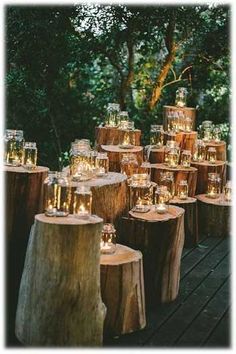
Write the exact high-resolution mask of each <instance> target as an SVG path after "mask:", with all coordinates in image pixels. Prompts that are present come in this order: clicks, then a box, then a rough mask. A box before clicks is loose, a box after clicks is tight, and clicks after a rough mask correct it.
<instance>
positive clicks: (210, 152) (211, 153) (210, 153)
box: [206, 147, 216, 163]
mask: <svg viewBox="0 0 236 354" xmlns="http://www.w3.org/2000/svg"><path fill="white" fill-rule="evenodd" d="M206 159H207V161H209V162H210V163H215V162H216V149H215V148H214V147H209V148H208V149H207V153H206Z"/></svg>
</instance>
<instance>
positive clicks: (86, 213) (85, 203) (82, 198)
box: [74, 186, 92, 219]
mask: <svg viewBox="0 0 236 354" xmlns="http://www.w3.org/2000/svg"><path fill="white" fill-rule="evenodd" d="M91 211H92V192H91V190H90V187H88V186H79V187H77V189H76V191H75V193H74V216H75V217H77V218H79V219H88V218H89V217H90V215H91Z"/></svg>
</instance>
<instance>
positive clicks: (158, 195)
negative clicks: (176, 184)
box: [155, 186, 169, 214]
mask: <svg viewBox="0 0 236 354" xmlns="http://www.w3.org/2000/svg"><path fill="white" fill-rule="evenodd" d="M168 198H169V192H168V190H167V187H165V186H158V187H157V189H156V192H155V210H156V212H157V213H158V214H164V213H166V212H167V204H166V202H167V201H168V200H169V199H168Z"/></svg>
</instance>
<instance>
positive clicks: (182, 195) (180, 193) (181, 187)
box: [177, 180, 188, 200]
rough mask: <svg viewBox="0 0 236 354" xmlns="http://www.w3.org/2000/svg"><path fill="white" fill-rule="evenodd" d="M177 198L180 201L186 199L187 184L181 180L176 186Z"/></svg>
mask: <svg viewBox="0 0 236 354" xmlns="http://www.w3.org/2000/svg"><path fill="white" fill-rule="evenodd" d="M177 197H178V198H179V199H181V200H185V199H187V198H188V182H187V181H186V180H181V181H179V183H178V186H177Z"/></svg>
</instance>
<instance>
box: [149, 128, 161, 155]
mask: <svg viewBox="0 0 236 354" xmlns="http://www.w3.org/2000/svg"><path fill="white" fill-rule="evenodd" d="M163 140H164V131H163V127H162V125H151V130H150V145H152V146H153V147H155V148H157V149H159V148H161V147H162V146H163Z"/></svg>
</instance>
